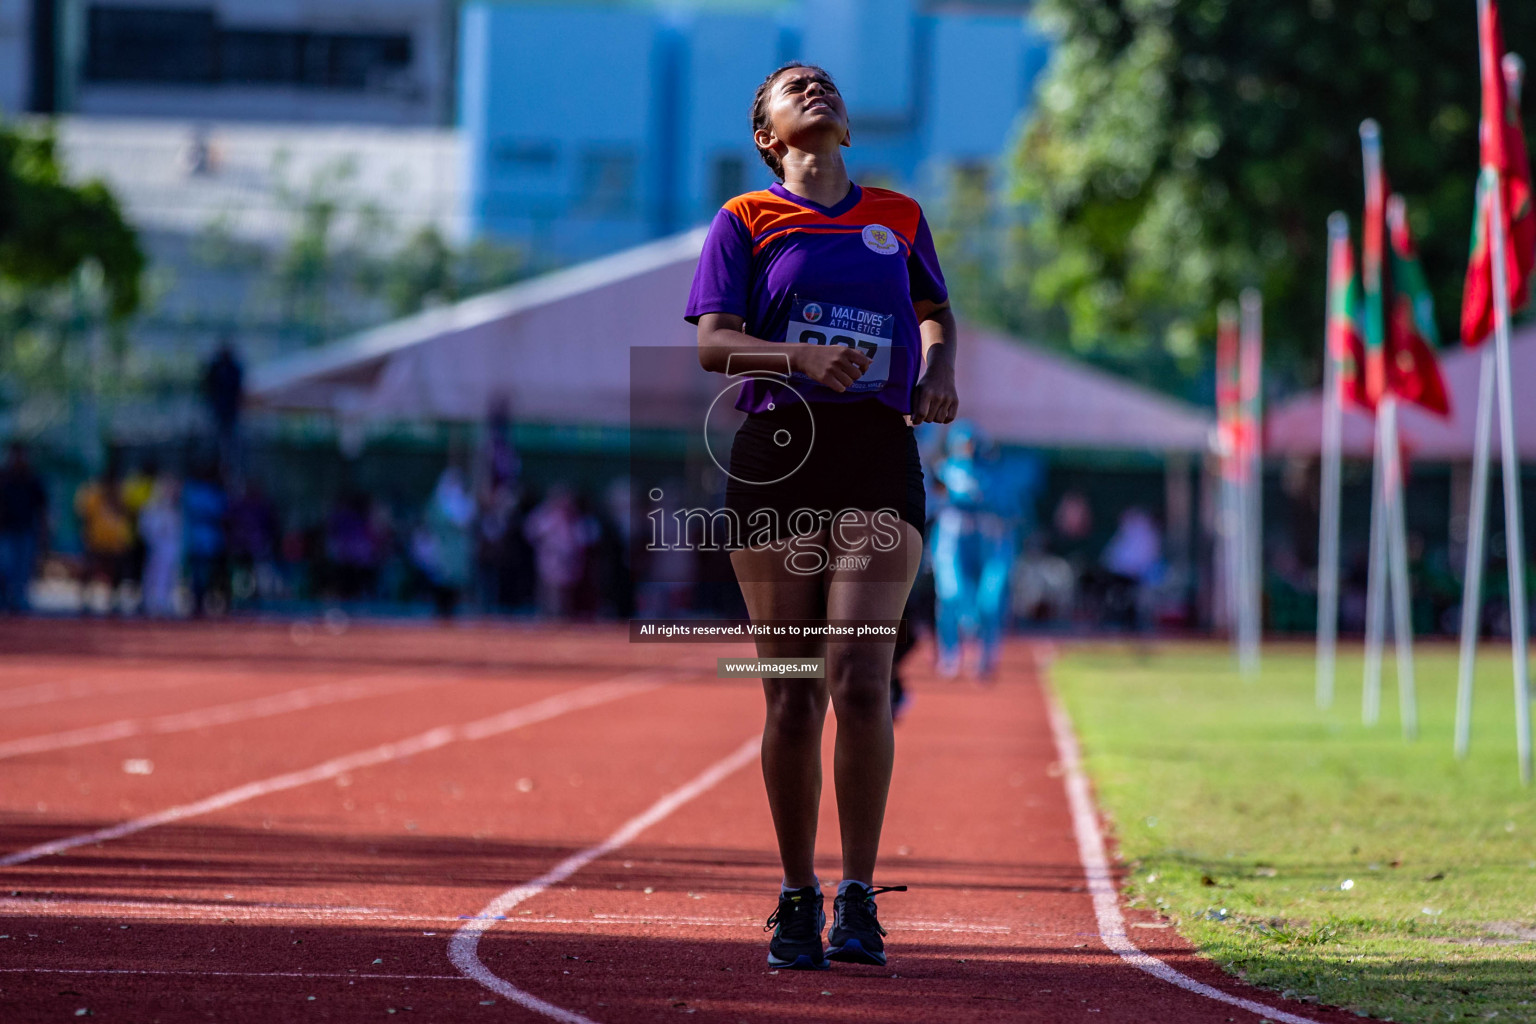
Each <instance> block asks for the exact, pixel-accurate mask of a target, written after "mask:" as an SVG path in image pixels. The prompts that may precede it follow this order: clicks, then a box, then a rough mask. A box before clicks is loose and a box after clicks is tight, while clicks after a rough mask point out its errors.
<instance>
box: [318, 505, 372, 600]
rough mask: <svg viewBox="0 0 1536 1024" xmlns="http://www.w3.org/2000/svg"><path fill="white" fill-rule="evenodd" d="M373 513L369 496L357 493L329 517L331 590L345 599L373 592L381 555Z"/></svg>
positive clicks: (327, 537)
mask: <svg viewBox="0 0 1536 1024" xmlns="http://www.w3.org/2000/svg"><path fill="white" fill-rule="evenodd" d="M372 511H373V510H372V509H371V508H370V505H369V501H368V496H367V495H366V494H363V493H362V492H361V491H358V492H354V493H352V494H349V495H346V496H344V497H343V498H342V499H341V500H340V501H339V502H337V503H336V507H335V508H333V509H332V510H331V514H330V515H329V516H328V517H327V518H326V523H325V558H326V562H327V563H328V567H329V570H330V572H329V573H328V577H329V589H330V590H331V591H332V592H333V593H334V594H335V596H337V597H340V598H342V599H351V598H356V597H362V596H365V595H371V594H372V593H373V588H374V583H375V582H376V580H377V576H378V568H379V554H380V552H379V538H378V537H376V536H375V535H374V529H373V516H372Z"/></svg>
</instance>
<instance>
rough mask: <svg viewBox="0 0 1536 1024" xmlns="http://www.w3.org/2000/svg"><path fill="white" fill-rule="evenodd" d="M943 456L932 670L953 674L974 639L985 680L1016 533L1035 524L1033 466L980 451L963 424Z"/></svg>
mask: <svg viewBox="0 0 1536 1024" xmlns="http://www.w3.org/2000/svg"><path fill="white" fill-rule="evenodd" d="M945 446H946V450H945V457H944V459H943V461H941V462H940V463H939V464H938V466H937V467H936V468H935V470H934V476H935V477H936V479H937V483H938V484H939V485H940V493H941V494H942V499H941V501H940V504H939V511H938V515H937V517H936V519H935V522H934V528H933V546H932V556H933V582H934V595H935V598H936V602H937V607H936V612H937V615H936V618H937V631H936V636H937V640H938V655H939V658H938V667H939V672H940V674H941V675H944V676H947V677H953V676H955V675H957V674H959V672H960V668H961V663H962V650H961V648H962V644H963V643H964V642H965V640H966V639H968V638H969V639H973V640H974V641H975V644H976V650H977V656H978V661H977V666H976V674H977V676H978V677H979V678H982V679H988V678H991V676H992V675H993V673H994V672H995V671H996V668H997V657H998V650H999V641H1000V638H1001V633H1002V627H1003V622H1004V617H1005V613H1006V609H1007V607H1008V606H1007V592H1008V576H1009V572H1010V570H1011V568H1012V566H1013V555H1014V550H1015V546H1016V544H1017V543H1018V534H1019V532H1020V531H1021V530H1022V529H1028V528H1029V527H1030V526H1031V525H1032V524H1033V520H1034V513H1033V503H1034V493H1035V490H1036V489H1037V488H1038V486H1039V483H1040V480H1041V478H1042V473H1041V470H1040V463H1039V460H1038V459H1036V458H1034V457H1033V456H1028V455H1022V454H1015V455H1013V456H1011V457H1009V458H1004V457H1003V456H1002V455H1001V454H999V453H997V452H996V451H995V450H988V451H983V450H982V447H981V438H980V437H979V436H978V434H977V432H976V430H975V428H974V427H973V426H972V425H971V424H969V423H968V422H966V421H964V420H959V421H956V422H955V423H954V424H952V425H951V426H950V428H949V430H948V432H947V433H946V435H945Z"/></svg>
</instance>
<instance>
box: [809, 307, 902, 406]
mask: <svg viewBox="0 0 1536 1024" xmlns="http://www.w3.org/2000/svg"><path fill="white" fill-rule="evenodd" d="M895 327H896V317H895V316H894V315H892V314H890V313H876V312H874V311H873V310H868V309H860V308H859V307H857V306H840V305H838V304H836V303H833V302H811V301H809V300H807V299H801V298H796V299H795V300H794V304H793V305H792V306H791V307H790V312H789V329H788V330H787V331H786V332H785V334H784V340H785V341H787V342H790V343H792V344H797V345H847V346H848V347H849V348H856V349H858V350H859V351H860V352H863V353H864V354H865V355H866V356H869V359H870V364H869V369H867V370H865V371H864V376H862V377H860V378H859V379H858V380H856V381H854V382H853V384H852V385H851V386H850V387H849V388H848V392H849V393H852V394H858V393H860V392H869V391H879V390H880V389H881V388H883V387H885V382H886V380H887V379H889V377H890V375H891V338H892V336H893V334H894V331H895ZM791 378H792V379H794V380H801V381H807V382H809V381H810V378H809V377H807V376H806V375H805V374H803V373H798V372H797V373H794V374H791Z"/></svg>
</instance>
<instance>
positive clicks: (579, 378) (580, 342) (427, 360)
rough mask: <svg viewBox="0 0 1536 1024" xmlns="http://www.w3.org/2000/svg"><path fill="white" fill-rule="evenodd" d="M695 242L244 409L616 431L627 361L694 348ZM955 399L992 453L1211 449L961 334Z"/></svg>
mask: <svg viewBox="0 0 1536 1024" xmlns="http://www.w3.org/2000/svg"><path fill="white" fill-rule="evenodd" d="M703 239H704V233H703V231H692V232H689V233H687V234H682V235H677V236H674V237H672V238H667V239H663V240H661V241H657V242H653V243H651V244H648V245H644V246H640V247H639V248H635V249H630V250H627V251H625V252H621V253H617V254H615V255H613V256H608V257H605V258H603V259H598V260H594V261H592V262H589V263H583V264H580V265H578V266H575V267H571V268H569V269H567V270H562V271H557V272H555V273H552V274H546V275H544V276H542V277H538V278H534V279H532V280H529V281H524V282H522V283H519V284H515V285H512V286H511V287H508V288H504V289H501V290H498V291H495V292H490V293H487V294H485V295H481V296H478V297H476V298H472V299H467V300H465V301H463V302H459V303H456V304H454V305H451V306H445V307H442V308H439V309H433V310H428V311H426V312H423V313H420V314H417V315H415V316H412V317H408V318H406V319H403V320H399V321H396V322H394V323H391V324H386V325H384V326H382V327H378V328H374V329H372V330H368V331H364V332H362V333H360V334H357V335H354V336H352V337H349V338H344V339H341V340H338V341H336V342H333V343H331V344H328V345H325V346H323V347H321V348H318V349H315V350H312V351H309V352H303V353H299V354H296V355H293V356H289V357H286V358H284V359H281V360H277V361H275V362H272V363H269V364H266V365H264V366H261V367H258V368H256V369H255V370H254V371H253V372H252V374H251V386H250V395H251V400H252V402H253V403H254V404H256V405H258V406H261V407H265V408H271V409H293V410H301V409H302V410H324V411H330V412H333V413H336V414H338V415H340V416H344V417H355V418H380V419H384V418H390V419H439V420H476V419H479V418H481V417H483V416H484V415H485V413H486V410H487V409H488V408H489V407H490V405H491V403H492V402H494V401H496V400H497V399H505V400H506V401H507V403H508V405H509V407H510V408H511V410H512V411H513V412H514V414H515V415H516V417H517V418H518V419H519V420H524V421H529V422H545V423H566V424H594V425H595V424H603V425H614V426H618V425H625V424H627V423H629V422H630V377H631V364H632V360H633V359H635V358H636V356H635V353H636V352H640V351H644V350H649V349H651V348H652V347H654V348H655V349H656V350H662V349H666V348H670V349H673V350H676V351H679V352H682V353H689V354H691V353H692V351H693V349H694V345H695V334H694V328H693V327H692V326H691V325H689V324H688V323H686V322H685V321H684V320H683V319H682V316H681V310H682V309H683V307H684V305H685V303H686V298H687V294H688V289H689V285H690V283H691V281H692V279H693V271H694V267H695V264H696V263H697V260H698V254H699V249H700V247H701V246H702V244H703ZM688 364H691V366H692V368H694V369H696V368H697V365H698V364H697V362H695V361H693V359H692V357H691V355H689V357H688V358H687V359H686V360H682V361H679V362H676V363H675V364H668V365H669V366H670V365H676V366H678V367H679V368H680V369H681V372H677V373H652V372H647V384H646V398H647V404H648V405H651V404H656V405H663V406H664V405H666V404H668V403H670V402H674V401H675V403H676V404H677V405H678V406H679V407H681V406H684V405H692V403H693V402H696V401H697V400H698V398H699V396H700V395H706V396H707V395H708V394H709V393H712V392H713V391H716V390H718V381H715V380H714V379H713V378H712V377H711V376H710V375H707V374H703V373H697V372H693V371H692V370H690V369H686V368H685V367H687V365H688ZM635 365H637V366H638V365H639V363H636V364H635ZM958 385H959V388H960V400H961V411H962V415H964V416H966V417H967V418H969V419H971V420H972V421H973V422H975V423H976V424H977V425H978V426H979V427H980V428H981V429H982V430H983V431H985V432H987V433H988V434H990V435H991V436H992V437H994V438H997V439H998V440H1000V441H1005V442H1011V443H1015V444H1027V445H1037V446H1041V447H1059V448H1072V447H1076V448H1094V449H1111V450H1134V451H1150V452H1163V451H1203V450H1205V448H1206V446H1207V444H1208V439H1209V437H1210V431H1211V417H1210V416H1209V414H1207V413H1206V412H1205V411H1204V410H1202V409H1199V408H1197V407H1195V406H1192V405H1188V404H1186V403H1183V402H1180V401H1177V400H1175V399H1172V398H1168V397H1165V396H1163V395H1161V394H1158V393H1156V392H1154V391H1151V390H1149V389H1147V388H1144V387H1142V386H1140V385H1138V384H1135V383H1133V382H1131V381H1127V380H1124V379H1122V378H1119V377H1116V376H1114V375H1112V374H1108V373H1104V372H1102V371H1100V370H1096V369H1093V368H1091V367H1088V366H1085V365H1083V364H1081V363H1078V362H1076V361H1074V360H1072V359H1069V358H1067V357H1064V356H1061V355H1057V354H1054V353H1050V352H1047V351H1045V350H1043V349H1041V348H1038V347H1036V346H1032V345H1028V344H1026V343H1023V342H1020V341H1017V340H1015V339H1012V338H1008V337H1005V336H1003V335H1000V334H996V333H993V332H990V331H986V330H983V329H980V328H976V327H972V326H969V325H962V326H961V337H960V366H959V381H958ZM658 391H661V392H666V393H665V394H657V393H656V392H658ZM706 400H707V397H706Z"/></svg>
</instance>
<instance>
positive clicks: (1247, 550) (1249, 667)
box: [1238, 288, 1264, 677]
mask: <svg viewBox="0 0 1536 1024" xmlns="http://www.w3.org/2000/svg"><path fill="white" fill-rule="evenodd" d="M1239 303H1240V305H1241V308H1242V321H1241V323H1242V333H1241V335H1240V337H1241V345H1240V348H1239V351H1240V352H1241V353H1242V356H1241V358H1240V359H1239V360H1238V365H1239V367H1240V368H1241V371H1242V382H1243V383H1242V397H1243V415H1244V418H1245V420H1246V421H1247V424H1248V444H1247V445H1246V449H1247V451H1246V456H1247V458H1246V465H1245V466H1244V467H1243V468H1244V473H1243V492H1244V499H1245V500H1244V503H1243V506H1244V507H1243V512H1244V516H1243V552H1242V553H1243V558H1244V563H1245V566H1246V569H1247V572H1246V574H1245V575H1246V578H1245V580H1244V582H1245V583H1246V588H1245V590H1244V592H1243V609H1242V610H1243V612H1244V613H1245V615H1244V618H1243V627H1244V628H1243V633H1242V646H1241V649H1240V650H1239V652H1238V663H1239V666H1240V667H1241V669H1242V672H1243V675H1244V676H1247V677H1252V676H1254V675H1257V674H1258V671H1259V639H1260V636H1261V634H1262V631H1263V628H1264V626H1263V612H1264V441H1263V429H1262V428H1263V421H1264V416H1263V408H1262V404H1261V403H1262V402H1263V380H1264V304H1263V303H1264V300H1263V298H1262V297H1261V296H1260V294H1259V290H1258V289H1257V288H1245V289H1243V292H1242V295H1240V296H1239Z"/></svg>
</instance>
